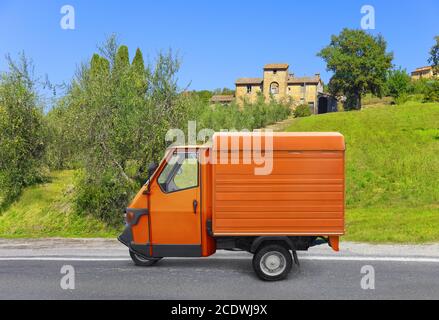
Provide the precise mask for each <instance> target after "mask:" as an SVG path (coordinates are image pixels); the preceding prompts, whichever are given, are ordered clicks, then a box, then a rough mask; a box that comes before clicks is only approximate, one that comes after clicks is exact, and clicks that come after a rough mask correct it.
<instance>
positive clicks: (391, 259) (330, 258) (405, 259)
mask: <svg viewBox="0 0 439 320" xmlns="http://www.w3.org/2000/svg"><path fill="white" fill-rule="evenodd" d="M250 258H251V256H250V255H249V256H248V257H215V256H214V257H211V258H209V260H248V259H250ZM169 259H178V258H169ZM189 259H195V258H189ZM299 260H311V261H335V262H337V261H377V262H416V263H439V258H433V257H431V258H430V257H424V258H420V257H370V256H364V257H362V256H356V257H337V256H299ZM0 261H78V262H112V261H114V262H117V261H131V259H130V258H122V257H108V258H92V257H0Z"/></svg>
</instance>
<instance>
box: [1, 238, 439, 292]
mask: <svg viewBox="0 0 439 320" xmlns="http://www.w3.org/2000/svg"><path fill="white" fill-rule="evenodd" d="M359 248H360V249H359ZM389 248H391V247H389ZM389 248H384V249H385V250H384V249H383V248H382V247H373V246H364V247H363V248H361V245H359V247H358V246H357V247H355V246H354V250H349V249H346V250H344V251H343V250H342V252H341V253H339V254H337V253H332V252H331V251H330V250H328V249H326V248H320V249H316V250H312V251H311V252H310V253H307V254H306V253H302V254H299V256H300V257H301V266H300V268H295V269H294V270H293V272H292V273H291V275H290V277H289V278H288V279H287V280H285V281H281V282H274V283H267V282H262V281H260V280H259V279H258V278H256V276H255V275H254V273H253V270H252V267H251V256H250V255H248V254H245V253H219V254H218V255H216V256H213V257H211V258H207V259H164V260H162V261H161V262H159V263H158V264H157V265H156V266H154V267H150V268H140V267H135V266H134V265H133V264H132V262H131V261H130V260H129V258H128V256H127V254H126V252H125V249H124V248H122V247H119V246H118V245H116V244H114V248H113V250H111V253H109V252H108V250H106V251H105V252H106V254H103V251H102V249H97V248H82V250H80V249H78V248H76V249H75V248H74V247H72V246H70V247H69V246H67V247H66V248H59V247H58V248H57V249H56V252H54V251H50V250H49V249H47V248H46V249H45V248H37V246H31V247H29V246H28V247H26V246H23V247H20V246H11V247H9V248H2V246H1V243H0V299H128V300H135V299H214V300H223V299H246V300H258V299H439V256H438V255H436V254H434V253H435V252H434V250H435V249H436V247H433V248H432V247H429V248H425V247H424V248H423V251H422V250H421V252H419V251H418V250H417V248H416V247H415V248H412V251H410V250H409V251H408V253H407V254H406V255H405V256H401V255H394V254H393V255H386V254H385V253H386V250H388V249H389ZM398 249H401V248H400V247H396V248H395V250H392V253H395V251H396V252H397V253H400V252H399V251H398ZM26 250H27V251H26ZM44 250H48V251H44ZM359 251H360V252H359ZM402 251H404V252H407V250H402ZM373 253H375V255H373ZM438 253H439V252H438ZM64 265H71V266H73V267H74V270H75V289H74V290H64V289H62V288H61V285H60V283H61V279H62V277H63V276H64V274H61V268H62V267H63V266H64ZM365 265H370V266H372V267H373V268H374V270H375V289H374V290H364V289H362V287H361V280H362V278H363V277H364V274H362V273H361V269H362V268H363V267H364V266H365Z"/></svg>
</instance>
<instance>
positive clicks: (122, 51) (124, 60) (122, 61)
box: [114, 46, 130, 70]
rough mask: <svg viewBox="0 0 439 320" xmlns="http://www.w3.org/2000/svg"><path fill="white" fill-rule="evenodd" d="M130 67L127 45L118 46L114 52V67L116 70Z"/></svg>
mask: <svg viewBox="0 0 439 320" xmlns="http://www.w3.org/2000/svg"><path fill="white" fill-rule="evenodd" d="M129 67H130V57H129V53H128V47H127V46H120V47H119V49H118V50H117V53H116V61H115V63H114V68H115V69H116V70H126V69H127V68H129Z"/></svg>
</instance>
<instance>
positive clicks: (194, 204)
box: [192, 200, 198, 214]
mask: <svg viewBox="0 0 439 320" xmlns="http://www.w3.org/2000/svg"><path fill="white" fill-rule="evenodd" d="M192 205H193V206H194V214H197V208H198V201H197V200H194V202H193V203H192Z"/></svg>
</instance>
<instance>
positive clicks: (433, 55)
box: [428, 36, 439, 75]
mask: <svg viewBox="0 0 439 320" xmlns="http://www.w3.org/2000/svg"><path fill="white" fill-rule="evenodd" d="M434 39H435V41H436V43H435V45H434V46H433V47H432V48H431V50H430V58H429V59H428V62H429V63H430V64H431V66H432V67H433V70H434V73H435V74H436V75H438V74H439V36H436V37H435V38H434Z"/></svg>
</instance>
